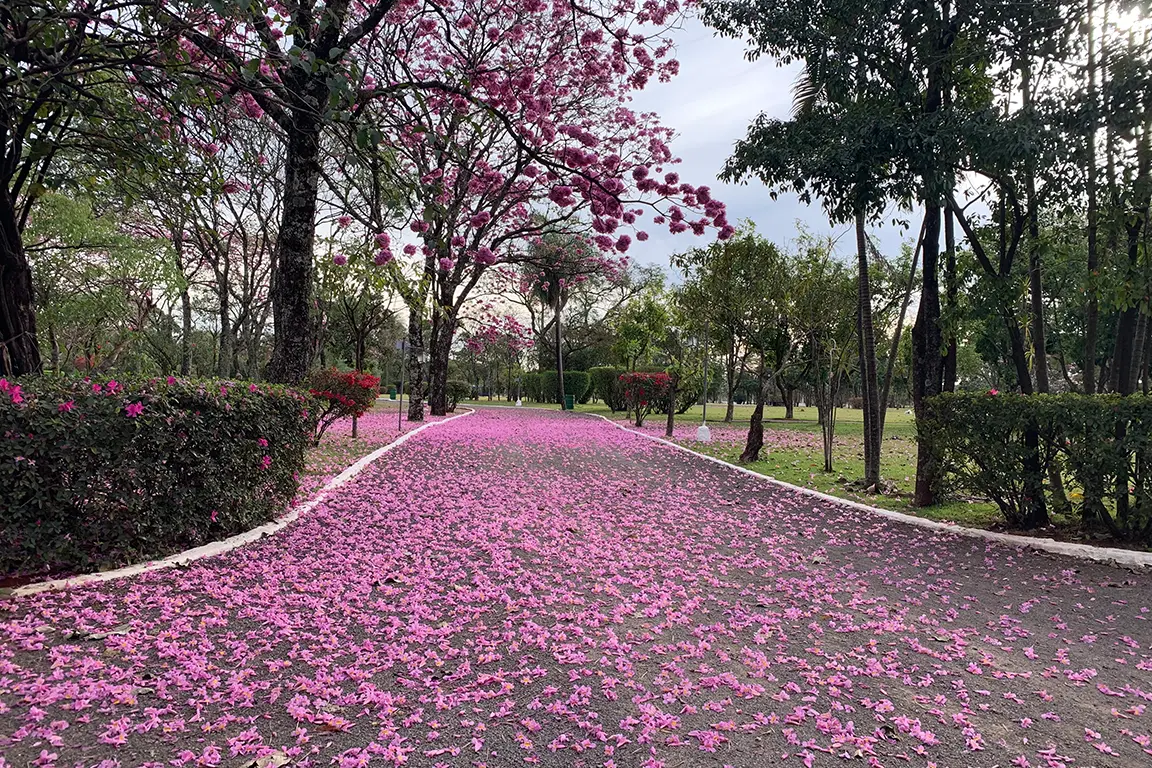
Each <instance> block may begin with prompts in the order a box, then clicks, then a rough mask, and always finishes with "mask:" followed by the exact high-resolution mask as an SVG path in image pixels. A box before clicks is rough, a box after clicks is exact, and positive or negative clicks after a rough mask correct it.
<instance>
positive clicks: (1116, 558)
mask: <svg viewBox="0 0 1152 768" xmlns="http://www.w3.org/2000/svg"><path fill="white" fill-rule="evenodd" d="M481 407H483V406H481ZM582 415H585V416H595V417H596V418H598V419H603V420H604V421H606V422H608V423H609V424H611V425H612V426H614V427H616V428H618V429H622V430H624V431H625V432H628V433H631V434H633V435H638V436H640V437H645V438H648V439H649V440H654V441H656V442H657V443H663V444H664V445H667V446H669V447H671V448H675V449H677V450H680V451H684V452H685V453H689V454H691V455H693V456H696V457H699V458H701V459H705V460H707V461H711V462H713V463H714V464H720V465H722V466H725V467H728V468H729V469H734V470H736V471H737V472H742V473H744V474H745V475H750V476H751V477H755V478H757V479H759V480H762V481H764V482H767V483H771V484H773V485H777V486H780V487H782V488H787V489H789V490H792V491H798V492H800V493H802V494H804V495H806V496H812V497H814V498H817V499H820V500H822V501H827V502H831V503H833V504H839V505H840V506H844V507H849V508H851V509H855V510H858V511H860V512H867V513H869V514H873V515H879V516H881V517H886V518H888V519H889V520H895V521H897V522H901V523H906V524H908V525H914V526H918V527H920V528H929V529H932V530H937V531H944V532H946V533H953V534H958V535H961V536H970V537H972V538H976V539H984V540H985V541H994V542H997V543H999V544H1006V545H1008V546H1011V547H1017V548H1024V549H1033V550H1039V551H1043V552H1049V553H1052V554H1056V555H1065V556H1067V557H1073V558H1077V559H1079V560H1093V561H1096V562H1098V563H1105V564H1109V565H1118V566H1127V567H1137V568H1138V567H1152V552H1135V551H1132V550H1127V549H1113V548H1110V547H1094V546H1092V545H1091V544H1076V543H1073V542H1065V541H1056V540H1055V539H1046V538H1039V537H1032V536H1019V535H1016V534H1012V533H997V532H996V531H986V530H984V529H982V528H969V527H967V526H963V525H953V524H949V523H941V522H939V521H937V520H929V519H927V518H923V517H916V516H915V515H909V514H906V513H904V512H896V511H894V510H891V509H881V508H880V507H873V506H871V505H868V504H862V503H860V502H858V501H852V500H851V499H842V498H840V497H839V496H832V495H831V494H827V493H821V492H820V491H814V490H812V489H811V488H805V487H803V486H800V485H793V484H792V483H787V482H784V481H783V480H777V479H776V478H774V477H770V476H769V475H763V474H760V473H759V472H754V471H752V470H751V469H748V468H747V467H742V466H740V465H739V464H733V463H732V462H730V461H725V460H724V459H718V458H716V457H715V456H709V455H708V454H705V453H700V452H699V451H694V450H692V449H691V448H688V447H687V446H683V445H680V444H678V443H674V442H672V441H671V440H666V439H664V438H662V437H657V436H656V435H649V434H646V433H644V432H638V431H636V430H635V429H629V428H628V427H626V426H625V425H623V424H620V423H619V422H616V421H613V420H612V419H610V418H608V417H607V416H604V415H602V414H599V413H587V414H582Z"/></svg>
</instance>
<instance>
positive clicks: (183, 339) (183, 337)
mask: <svg viewBox="0 0 1152 768" xmlns="http://www.w3.org/2000/svg"><path fill="white" fill-rule="evenodd" d="M191 372H192V296H191V294H189V292H188V289H187V288H185V289H184V290H183V291H181V292H180V375H181V376H187V375H188V374H190V373H191Z"/></svg>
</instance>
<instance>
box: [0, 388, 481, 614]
mask: <svg viewBox="0 0 1152 768" xmlns="http://www.w3.org/2000/svg"><path fill="white" fill-rule="evenodd" d="M473 413H476V411H475V409H471V408H470V409H468V410H467V411H466V412H464V413H457V414H456V415H454V416H449V417H448V418H446V419H441V420H440V421H430V422H428V423H427V424H422V425H420V426H419V427H416V429H413V430H412V431H410V432H405V433H404V434H402V435H400V436H399V437H397V438H396V439H395V440H393V441H392V442H390V443H388V444H387V445H382V446H380V447H379V448H377V449H376V450H374V451H372V452H371V453H368V454H366V455H364V456H361V457H360V458H359V459H357V460H356V462H355V463H353V464H351V465H349V466H348V467H345V469H344V471H343V472H341V473H340V474H338V475H336V477H334V478H332V479H331V480H329V481H328V482H327V483H325V484H324V486H323V487H322V488H321V489H320V491H319V492H318V493H317V494H316V495H315V496H314V497H313V498H311V499H309V500H308V501H306V502H304V503H303V504H298V505H297V506H295V507H292V508H291V509H290V510H288V512H287V513H285V514H284V515H282V516H281V517H278V518H276V519H275V520H272V521H270V522H267V523H264V524H263V525H259V526H257V527H255V528H252V529H251V530H248V531H244V532H243V533H238V534H236V535H235V536H229V537H228V538H226V539H221V540H220V541H213V542H209V543H208V544H203V545H201V546H199V547H193V548H192V549H186V550H184V551H183V552H177V553H176V554H174V555H168V556H167V557H165V558H162V559H160V560H149V561H148V562H144V563H136V564H134V565H126V566H124V567H123V568H116V569H115V570H111V571H103V572H101V573H85V574H81V575H79V576H70V577H68V578H64V579H51V580H48V581H37V582H33V583H31V584H24V585H22V586H19V587H16V588H15V589H13V590H12V591H11V592H9V593H8V596H10V597H25V596H27V595H35V594H39V593H41V592H55V591H59V590H64V589H72V588H74V587H81V586H85V585H88V584H99V583H102V582H106V581H116V580H118V579H124V578H127V577H129V576H136V575H138V574H141V573H149V572H151V571H158V570H161V569H163V568H173V567H175V566H178V565H185V564H187V563H191V562H193V561H195V560H201V559H203V558H206V557H212V556H214V555H221V554H223V553H225V552H230V551H232V550H233V549H237V548H239V547H242V546H244V545H245V544H251V543H252V542H254V541H258V540H260V539H262V538H264V537H265V536H271V535H272V534H274V533H276V532H278V531H281V530H283V529H284V528H287V527H288V526H289V525H290V524H292V523H294V522H296V520H298V519H300V517H301V516H302V515H306V514H308V513H309V512H311V511H312V510H313V509H315V508H316V507H317V505H319V504H320V503H321V502H322V501H325V500H327V498H328V497H329V496H330V495H331V494H332V491H334V490H336V489H337V488H339V487H340V486H342V485H344V484H345V483H347V482H348V481H349V480H351V479H352V478H354V477H355V476H356V475H358V474H360V473H361V472H362V471H364V469H365V468H367V467H368V466H369V465H370V464H372V463H373V462H374V461H376V460H377V459H379V458H380V457H381V456H383V455H384V454H386V453H388V452H389V451H391V450H393V449H394V448H397V447H399V446H401V445H403V444H404V443H405V442H406V441H407V440H409V439H410V438H412V437H415V436H416V435H418V434H420V433H421V432H423V431H424V430H426V429H430V428H431V427H438V426H440V425H441V424H447V423H448V422H450V421H452V420H454V419H460V418H463V417H465V416H470V415H472V414H473Z"/></svg>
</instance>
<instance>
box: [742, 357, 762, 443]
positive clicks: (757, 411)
mask: <svg viewBox="0 0 1152 768" xmlns="http://www.w3.org/2000/svg"><path fill="white" fill-rule="evenodd" d="M757 379H758V383H759V385H760V386H758V387H757V388H756V407H755V408H753V409H752V418H751V419H750V420H749V422H748V438H747V439H746V440H745V441H744V450H743V451H742V452H741V453H740V463H741V464H748V463H750V462H753V461H759V460H760V449H761V448H763V447H764V399H765V398H764V395H765V393H764V389H765V386H764V383H765V381H764V358H763V357H761V358H760V375H759V376H758V377H757Z"/></svg>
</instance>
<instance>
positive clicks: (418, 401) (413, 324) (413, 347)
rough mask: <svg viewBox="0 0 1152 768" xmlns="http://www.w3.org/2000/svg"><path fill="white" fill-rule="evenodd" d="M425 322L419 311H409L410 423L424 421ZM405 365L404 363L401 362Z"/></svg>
mask: <svg viewBox="0 0 1152 768" xmlns="http://www.w3.org/2000/svg"><path fill="white" fill-rule="evenodd" d="M423 351H424V321H423V318H421V316H420V312H419V310H415V309H409V310H408V421H424V364H423V363H421V362H420V355H421V353H422V352H423ZM401 365H403V361H401Z"/></svg>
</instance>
